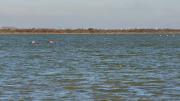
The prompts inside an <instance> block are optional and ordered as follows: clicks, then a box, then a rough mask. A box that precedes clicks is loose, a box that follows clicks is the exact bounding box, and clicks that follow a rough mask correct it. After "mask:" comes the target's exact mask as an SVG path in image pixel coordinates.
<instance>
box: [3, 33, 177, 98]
mask: <svg viewBox="0 0 180 101" xmlns="http://www.w3.org/2000/svg"><path fill="white" fill-rule="evenodd" d="M49 39H53V40H58V41H56V42H54V43H52V44H50V43H48V42H47V40H49ZM32 40H35V41H37V42H38V43H39V44H36V45H33V44H31V42H32ZM179 61H180V36H179V35H176V36H175V37H171V36H168V37H167V36H159V35H24V36H23V35H1V36H0V100H25V101H27V100H28V101H31V100H42V101H52V100H57V101H59V100H60V99H61V100H70V101H82V100H84V101H94V100H97V101H101V100H104V101H116V100H117V101H118V100H148V101H149V100H170V101H172V100H177V101H178V100H180V99H179V96H180V62H179Z"/></svg>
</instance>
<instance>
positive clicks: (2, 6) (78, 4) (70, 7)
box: [0, 0, 180, 28]
mask: <svg viewBox="0 0 180 101" xmlns="http://www.w3.org/2000/svg"><path fill="white" fill-rule="evenodd" d="M0 26H17V27H26V28H28V27H49V28H87V27H95V28H126V27H127V28H135V27H138V28H143V27H146V28H156V27H161V28H163V27H166V28H167V27H168V28H180V0H0Z"/></svg>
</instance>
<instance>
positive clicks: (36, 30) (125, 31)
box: [0, 28, 180, 35]
mask: <svg viewBox="0 0 180 101" xmlns="http://www.w3.org/2000/svg"><path fill="white" fill-rule="evenodd" d="M0 34H1V35H2V34H180V29H94V28H88V29H48V28H30V29H19V28H1V29H0Z"/></svg>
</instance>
